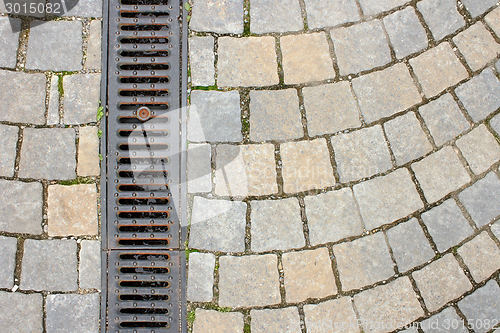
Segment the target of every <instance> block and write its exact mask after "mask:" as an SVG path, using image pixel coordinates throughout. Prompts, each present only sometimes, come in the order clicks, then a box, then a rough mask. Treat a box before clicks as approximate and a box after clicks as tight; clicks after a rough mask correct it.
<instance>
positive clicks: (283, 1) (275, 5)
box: [250, 0, 304, 34]
mask: <svg viewBox="0 0 500 333" xmlns="http://www.w3.org/2000/svg"><path fill="white" fill-rule="evenodd" d="M251 6H252V9H251V10H250V31H251V32H252V33H255V34H265V33H268V32H291V31H299V30H302V29H304V22H303V21H302V16H301V14H300V5H299V2H298V1H297V0H253V2H252V3H251Z"/></svg>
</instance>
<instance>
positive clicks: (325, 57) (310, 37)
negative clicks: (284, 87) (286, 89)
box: [280, 32, 335, 84]
mask: <svg viewBox="0 0 500 333" xmlns="http://www.w3.org/2000/svg"><path fill="white" fill-rule="evenodd" d="M280 45H281V53H282V54H283V72H284V76H285V84H300V83H306V82H312V81H323V80H327V79H333V78H335V71H334V70H333V62H332V59H331V57H330V49H329V46H328V42H327V40H326V34H325V33H324V32H318V33H312V34H302V35H289V36H283V37H281V38H280Z"/></svg>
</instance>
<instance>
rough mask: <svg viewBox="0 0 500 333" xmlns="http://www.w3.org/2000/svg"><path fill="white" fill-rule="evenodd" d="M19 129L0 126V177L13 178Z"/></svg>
mask: <svg viewBox="0 0 500 333" xmlns="http://www.w3.org/2000/svg"><path fill="white" fill-rule="evenodd" d="M18 134H19V128H18V127H16V126H7V125H0V147H2V150H1V151H0V176H4V177H12V176H14V164H15V161H16V153H17V140H18Z"/></svg>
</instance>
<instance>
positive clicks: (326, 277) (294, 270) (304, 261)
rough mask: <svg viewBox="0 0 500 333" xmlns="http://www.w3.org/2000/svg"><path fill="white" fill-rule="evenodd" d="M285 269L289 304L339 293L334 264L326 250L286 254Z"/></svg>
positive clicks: (284, 258)
mask: <svg viewBox="0 0 500 333" xmlns="http://www.w3.org/2000/svg"><path fill="white" fill-rule="evenodd" d="M283 269H284V275H285V291H286V300H287V302H289V303H297V302H302V301H305V300H306V299H309V298H323V297H327V296H330V295H333V294H335V293H336V292H337V287H336V286H335V278H334V277H333V270H332V262H331V261H330V255H329V254H328V250H327V249H326V248H319V249H316V250H312V251H300V252H289V253H285V254H283ZM306 277H307V278H306Z"/></svg>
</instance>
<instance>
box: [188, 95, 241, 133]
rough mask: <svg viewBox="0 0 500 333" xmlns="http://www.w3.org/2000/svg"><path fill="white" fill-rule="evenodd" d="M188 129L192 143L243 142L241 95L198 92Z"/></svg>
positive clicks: (192, 106)
mask: <svg viewBox="0 0 500 333" xmlns="http://www.w3.org/2000/svg"><path fill="white" fill-rule="evenodd" d="M188 126H189V127H188V128H189V130H188V133H189V134H188V140H189V141H196V142H203V141H209V142H238V141H241V140H242V139H243V135H242V134H241V111H240V94H239V93H238V92H237V91H228V92H222V91H203V90H194V91H193V92H191V107H190V110H189V124H188Z"/></svg>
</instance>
